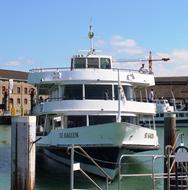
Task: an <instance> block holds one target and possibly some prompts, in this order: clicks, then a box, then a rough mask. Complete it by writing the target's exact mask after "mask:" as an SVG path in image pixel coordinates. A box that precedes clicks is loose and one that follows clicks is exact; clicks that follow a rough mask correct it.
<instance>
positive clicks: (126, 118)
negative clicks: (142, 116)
mask: <svg viewBox="0 0 188 190" xmlns="http://www.w3.org/2000/svg"><path fill="white" fill-rule="evenodd" d="M121 121H122V122H127V123H132V124H139V119H138V117H135V116H122V117H121Z"/></svg>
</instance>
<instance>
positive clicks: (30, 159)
mask: <svg viewBox="0 0 188 190" xmlns="http://www.w3.org/2000/svg"><path fill="white" fill-rule="evenodd" d="M35 140H36V117H35V116H22V117H20V116H19V117H13V118H12V128H11V190H34V189H35V155H36V154H35V152H36V148H35V143H33V142H35Z"/></svg>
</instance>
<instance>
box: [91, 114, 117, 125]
mask: <svg viewBox="0 0 188 190" xmlns="http://www.w3.org/2000/svg"><path fill="white" fill-rule="evenodd" d="M115 121H116V116H111V115H101V116H98V115H90V116H89V125H97V124H104V123H111V122H115Z"/></svg>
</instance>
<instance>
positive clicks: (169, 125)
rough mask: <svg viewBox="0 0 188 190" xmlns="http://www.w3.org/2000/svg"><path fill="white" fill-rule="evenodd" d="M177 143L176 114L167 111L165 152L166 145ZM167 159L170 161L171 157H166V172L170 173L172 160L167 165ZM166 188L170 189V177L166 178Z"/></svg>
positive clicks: (165, 118)
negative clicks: (169, 168)
mask: <svg viewBox="0 0 188 190" xmlns="http://www.w3.org/2000/svg"><path fill="white" fill-rule="evenodd" d="M175 143H176V114H174V113H166V114H165V117H164V153H165V152H166V146H168V145H170V146H171V147H174V145H175ZM167 160H168V161H169V162H170V159H167V158H165V159H164V173H168V172H169V171H168V167H169V166H170V165H171V162H170V163H168V165H167ZM174 169H175V168H173V170H172V172H173V171H174ZM164 190H170V178H169V179H164Z"/></svg>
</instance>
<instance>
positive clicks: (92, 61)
mask: <svg viewBox="0 0 188 190" xmlns="http://www.w3.org/2000/svg"><path fill="white" fill-rule="evenodd" d="M87 65H88V68H99V59H98V58H88V59H87Z"/></svg>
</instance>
